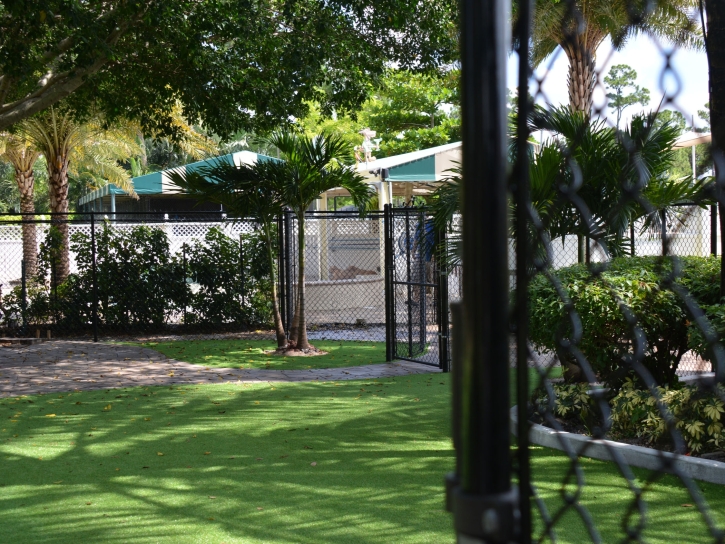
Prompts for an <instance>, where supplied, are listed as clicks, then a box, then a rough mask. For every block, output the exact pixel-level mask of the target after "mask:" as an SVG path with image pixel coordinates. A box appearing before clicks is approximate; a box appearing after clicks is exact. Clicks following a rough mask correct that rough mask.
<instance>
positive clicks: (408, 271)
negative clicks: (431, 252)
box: [405, 207, 413, 357]
mask: <svg viewBox="0 0 725 544" xmlns="http://www.w3.org/2000/svg"><path fill="white" fill-rule="evenodd" d="M412 253H413V248H412V244H411V242H410V208H407V207H406V208H405V267H406V270H405V272H406V274H407V279H408V282H407V283H408V285H407V287H408V301H407V306H408V357H413V286H412V285H411V284H410V283H411V278H412V277H413V276H412V275H411V262H410V257H411V254H412Z"/></svg>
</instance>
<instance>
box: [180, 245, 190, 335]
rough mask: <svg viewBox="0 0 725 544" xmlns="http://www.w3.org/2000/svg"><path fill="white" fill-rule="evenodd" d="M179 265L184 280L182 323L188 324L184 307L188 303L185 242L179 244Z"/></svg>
mask: <svg viewBox="0 0 725 544" xmlns="http://www.w3.org/2000/svg"><path fill="white" fill-rule="evenodd" d="M181 266H182V267H183V270H182V280H183V282H184V285H183V286H182V288H183V289H184V312H183V313H184V325H186V324H188V320H187V318H186V307H187V306H188V305H189V296H188V291H187V285H186V244H181Z"/></svg>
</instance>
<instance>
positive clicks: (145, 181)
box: [78, 151, 271, 206]
mask: <svg viewBox="0 0 725 544" xmlns="http://www.w3.org/2000/svg"><path fill="white" fill-rule="evenodd" d="M260 158H265V159H269V158H271V157H267V156H266V155H260V154H258V153H253V152H251V151H239V152H237V153H230V154H228V155H220V156H219V157H213V158H211V159H206V160H203V161H198V162H193V163H190V164H187V165H186V166H178V167H176V168H168V169H166V170H162V171H161V172H154V173H152V174H146V175H143V176H137V177H135V178H132V179H131V182H132V183H133V187H134V190H135V191H136V194H139V195H168V194H176V193H179V192H180V191H179V188H178V187H176V185H174V184H173V183H172V182H171V178H170V177H169V173H170V172H193V171H194V170H196V169H198V168H200V167H202V166H210V165H212V164H213V163H214V162H216V161H228V162H230V163H233V164H236V165H238V166H239V165H242V164H254V163H256V162H257V161H258V160H259V159H260ZM110 194H114V195H126V194H128V193H126V191H124V190H122V189H119V188H118V187H116V186H115V185H113V184H108V185H104V186H103V187H101V188H100V189H96V190H95V191H91V192H90V193H88V194H87V195H84V196H82V197H81V198H80V199H79V200H78V205H79V206H82V205H84V204H88V203H89V202H93V201H94V200H98V199H99V198H103V197H104V196H108V195H110Z"/></svg>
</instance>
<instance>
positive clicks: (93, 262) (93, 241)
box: [91, 212, 98, 342]
mask: <svg viewBox="0 0 725 544" xmlns="http://www.w3.org/2000/svg"><path fill="white" fill-rule="evenodd" d="M91 267H92V269H91V273H92V279H93V341H94V342H98V276H97V271H96V214H95V213H93V212H91Z"/></svg>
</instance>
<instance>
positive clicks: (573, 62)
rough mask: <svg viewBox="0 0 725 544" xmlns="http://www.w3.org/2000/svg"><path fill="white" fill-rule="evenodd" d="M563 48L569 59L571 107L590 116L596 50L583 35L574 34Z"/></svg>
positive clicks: (594, 79) (594, 78)
mask: <svg viewBox="0 0 725 544" xmlns="http://www.w3.org/2000/svg"><path fill="white" fill-rule="evenodd" d="M563 48H564V52H565V53H566V56H567V58H568V59H569V77H568V84H569V107H570V108H571V110H572V111H581V112H584V113H585V114H586V115H587V117H588V116H590V115H591V113H592V105H593V96H594V83H595V81H596V59H595V57H594V55H595V53H596V50H594V51H592V50H590V48H588V47H587V45H586V43H585V42H584V37H583V35H576V36H573V37H572V38H571V40H570V41H569V42H568V43H565V44H563Z"/></svg>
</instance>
